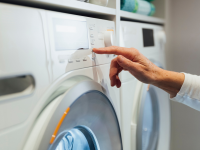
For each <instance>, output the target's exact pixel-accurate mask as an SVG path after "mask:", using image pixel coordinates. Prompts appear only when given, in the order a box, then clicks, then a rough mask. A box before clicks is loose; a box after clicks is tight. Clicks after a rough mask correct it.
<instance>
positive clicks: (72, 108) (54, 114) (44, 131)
mask: <svg viewBox="0 0 200 150" xmlns="http://www.w3.org/2000/svg"><path fill="white" fill-rule="evenodd" d="M70 82H71V81H70ZM70 82H66V85H68V84H69V83H70ZM63 87H65V86H63ZM66 87H67V91H65V90H64V88H61V89H62V90H60V89H59V91H65V93H63V94H61V93H62V92H54V94H53V96H51V99H52V97H53V98H54V100H52V101H51V102H50V103H49V104H48V105H47V107H46V108H45V109H44V110H43V112H42V113H41V114H40V116H39V117H38V119H37V121H36V124H35V126H34V128H33V130H32V132H31V135H30V137H29V139H28V141H27V144H26V145H25V149H27V148H28V149H34V150H37V149H41V150H100V149H101V150H104V149H106V150H122V142H121V133H120V128H119V123H118V119H117V116H116V113H115V110H114V108H113V105H112V103H111V101H110V100H109V99H108V97H107V96H106V95H105V94H104V92H103V90H104V89H103V88H102V87H101V85H99V84H98V83H96V82H94V81H92V80H85V81H82V82H78V83H77V84H73V86H72V87H71V88H69V87H68V86H66ZM55 93H56V94H55ZM56 95H57V96H56ZM32 147H34V148H32Z"/></svg>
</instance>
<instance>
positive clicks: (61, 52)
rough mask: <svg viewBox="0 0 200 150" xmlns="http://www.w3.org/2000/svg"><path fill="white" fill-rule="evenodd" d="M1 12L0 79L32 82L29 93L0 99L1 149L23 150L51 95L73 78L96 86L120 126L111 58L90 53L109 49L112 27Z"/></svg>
mask: <svg viewBox="0 0 200 150" xmlns="http://www.w3.org/2000/svg"><path fill="white" fill-rule="evenodd" d="M0 13H1V15H0V26H1V28H0V32H1V34H0V49H1V50H0V60H1V63H0V72H1V74H0V79H5V78H8V77H19V78H20V77H23V76H24V75H31V76H32V78H33V80H34V81H33V87H34V88H33V90H31V91H29V93H28V94H27V93H24V92H23V91H22V92H19V93H17V94H16V95H15V94H14V95H12V94H11V95H6V96H4V97H2V96H0V114H1V115H0V120H1V123H0V149H6V150H13V149H15V150H21V149H23V147H24V145H25V144H26V141H27V139H29V136H30V133H31V130H32V128H33V127H34V123H35V121H36V118H37V117H39V114H40V113H41V112H42V110H43V109H44V107H46V106H47V104H48V103H50V102H51V101H48V99H49V96H50V95H52V93H53V92H54V91H55V90H57V88H59V86H60V85H61V84H62V83H63V82H64V81H65V80H67V79H69V78H71V77H74V76H85V77H87V78H90V79H91V80H93V81H95V82H97V83H99V85H101V87H102V89H103V92H104V93H105V95H106V96H107V97H108V98H109V99H110V101H111V104H112V105H113V108H114V110H115V112H116V116H117V119H118V122H119V123H120V122H121V120H120V95H119V93H120V92H119V89H117V88H112V87H111V86H110V80H109V66H110V61H111V60H112V59H113V58H114V57H115V56H113V55H95V54H94V53H92V48H93V47H105V46H108V45H109V44H113V42H114V39H113V38H114V34H115V26H114V22H112V21H106V20H101V19H94V18H89V17H81V16H76V15H70V14H64V13H58V12H52V11H47V10H41V9H35V8H29V7H23V6H17V5H10V4H4V3H0ZM80 37H81V38H80ZM70 40H71V41H70ZM74 40H76V42H74ZM107 44H108V45H107ZM8 79H9V78H8ZM69 87H70V85H69ZM10 143H12V144H10Z"/></svg>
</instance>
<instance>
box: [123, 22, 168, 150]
mask: <svg viewBox="0 0 200 150" xmlns="http://www.w3.org/2000/svg"><path fill="white" fill-rule="evenodd" d="M120 34H121V36H120V38H121V39H120V45H121V46H122V47H129V48H130V47H134V48H136V49H138V50H139V51H140V52H141V53H142V54H143V55H145V56H146V57H147V58H148V59H150V60H151V61H152V62H154V63H155V64H156V65H158V66H159V67H162V68H164V66H165V57H164V45H165V42H166V37H165V33H164V29H163V27H162V26H159V25H151V24H146V23H137V22H127V21H121V31H120ZM121 80H122V87H121V113H122V115H121V118H122V119H121V120H122V139H123V140H122V141H123V149H125V150H169V149H170V102H169V96H168V94H167V93H166V92H164V91H163V90H161V89H159V88H157V87H155V86H153V85H147V84H143V83H141V82H140V81H138V80H137V79H135V78H134V77H133V76H132V75H131V74H130V73H129V72H122V74H121Z"/></svg>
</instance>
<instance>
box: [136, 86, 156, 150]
mask: <svg viewBox="0 0 200 150" xmlns="http://www.w3.org/2000/svg"><path fill="white" fill-rule="evenodd" d="M155 88H156V87H154V86H153V85H146V84H144V86H143V89H142V93H141V101H140V106H139V112H138V114H139V115H138V124H137V136H136V137H137V150H157V145H158V140H159V128H160V113H159V112H160V110H159V100H158V96H157V93H156V90H155Z"/></svg>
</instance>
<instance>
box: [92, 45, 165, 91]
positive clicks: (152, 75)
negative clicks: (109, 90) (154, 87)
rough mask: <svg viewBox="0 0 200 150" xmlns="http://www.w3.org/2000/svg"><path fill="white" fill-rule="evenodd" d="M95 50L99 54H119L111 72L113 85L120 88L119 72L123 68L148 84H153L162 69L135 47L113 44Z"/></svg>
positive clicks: (114, 60)
mask: <svg viewBox="0 0 200 150" xmlns="http://www.w3.org/2000/svg"><path fill="white" fill-rule="evenodd" d="M93 52H95V53H97V54H115V55H118V56H117V57H116V58H114V59H113V60H112V62H111V65H110V74H109V77H110V81H111V86H117V87H118V88H119V87H120V86H121V81H120V79H119V73H120V72H121V71H122V70H126V71H129V72H130V73H131V74H132V75H133V76H134V77H135V78H137V79H138V80H140V81H141V82H144V83H148V84H153V83H154V81H155V80H157V78H158V77H159V75H158V74H159V73H160V71H161V70H162V69H161V68H159V67H157V66H156V65H154V64H153V63H152V62H151V61H150V60H148V59H147V58H146V57H145V56H144V55H142V54H141V53H140V52H139V51H138V50H137V49H135V48H124V47H117V46H111V47H105V48H94V49H93Z"/></svg>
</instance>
